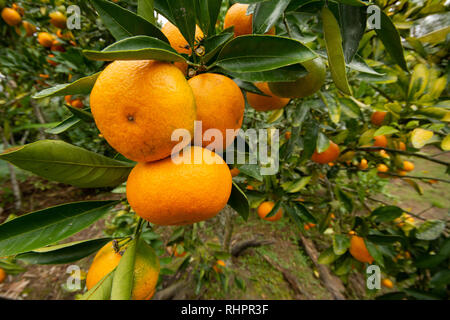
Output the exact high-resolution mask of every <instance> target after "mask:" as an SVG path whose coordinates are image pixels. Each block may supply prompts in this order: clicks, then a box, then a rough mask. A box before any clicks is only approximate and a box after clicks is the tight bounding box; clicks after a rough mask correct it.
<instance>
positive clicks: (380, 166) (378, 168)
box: [377, 163, 389, 172]
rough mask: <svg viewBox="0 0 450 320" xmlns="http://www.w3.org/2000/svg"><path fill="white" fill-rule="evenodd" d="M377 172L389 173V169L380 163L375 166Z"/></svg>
mask: <svg viewBox="0 0 450 320" xmlns="http://www.w3.org/2000/svg"><path fill="white" fill-rule="evenodd" d="M377 170H378V172H388V171H389V167H388V166H387V165H385V164H382V163H380V164H379V165H378V166H377Z"/></svg>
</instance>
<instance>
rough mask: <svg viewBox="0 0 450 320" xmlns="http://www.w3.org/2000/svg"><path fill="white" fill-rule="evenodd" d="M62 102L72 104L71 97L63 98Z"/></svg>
mask: <svg viewBox="0 0 450 320" xmlns="http://www.w3.org/2000/svg"><path fill="white" fill-rule="evenodd" d="M64 101H66V103H67V104H71V103H72V96H71V95H70V96H65V97H64Z"/></svg>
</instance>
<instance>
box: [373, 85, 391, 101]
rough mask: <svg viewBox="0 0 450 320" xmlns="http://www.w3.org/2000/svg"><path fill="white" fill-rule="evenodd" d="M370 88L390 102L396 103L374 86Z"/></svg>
mask: <svg viewBox="0 0 450 320" xmlns="http://www.w3.org/2000/svg"><path fill="white" fill-rule="evenodd" d="M370 87H371V88H372V89H374V90H375V91H377V92H378V93H379V94H381V95H382V96H383V97H385V98H386V99H387V100H388V101H389V102H394V99H392V98H391V97H390V96H389V95H388V94H387V93H386V92H384V91H383V90H381V89H379V88H377V87H375V86H374V85H372V84H371V85H370Z"/></svg>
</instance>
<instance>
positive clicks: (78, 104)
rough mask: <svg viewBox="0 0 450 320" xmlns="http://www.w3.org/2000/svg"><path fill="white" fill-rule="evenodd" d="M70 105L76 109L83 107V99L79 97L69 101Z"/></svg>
mask: <svg viewBox="0 0 450 320" xmlns="http://www.w3.org/2000/svg"><path fill="white" fill-rule="evenodd" d="M70 105H71V106H72V107H74V108H77V109H83V107H84V103H83V101H81V99H75V100H72V101H71V102H70Z"/></svg>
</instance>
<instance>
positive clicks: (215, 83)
mask: <svg viewBox="0 0 450 320" xmlns="http://www.w3.org/2000/svg"><path fill="white" fill-rule="evenodd" d="M188 83H189V85H190V86H191V88H192V91H193V92H194V96H195V102H196V105H197V120H198V121H201V122H202V129H203V134H205V132H206V131H207V130H209V129H218V130H219V131H220V132H221V133H222V137H223V140H222V141H219V140H217V141H216V140H215V139H216V138H213V139H212V140H214V142H213V141H207V140H208V137H206V136H204V138H203V147H207V146H211V147H214V148H215V149H216V150H218V151H221V150H225V149H226V148H227V147H228V146H229V145H230V144H231V143H233V141H234V138H235V137H236V134H237V132H233V131H232V132H231V133H232V134H231V135H230V137H229V138H228V139H227V129H230V130H234V131H236V130H238V129H240V128H241V126H242V121H243V119H244V110H245V100H244V96H243V94H242V92H241V89H239V86H238V85H237V84H236V83H235V82H234V81H233V80H231V79H230V78H228V77H225V76H223V75H220V74H214V73H202V74H200V75H198V76H195V77H193V78H191V79H189V81H188Z"/></svg>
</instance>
